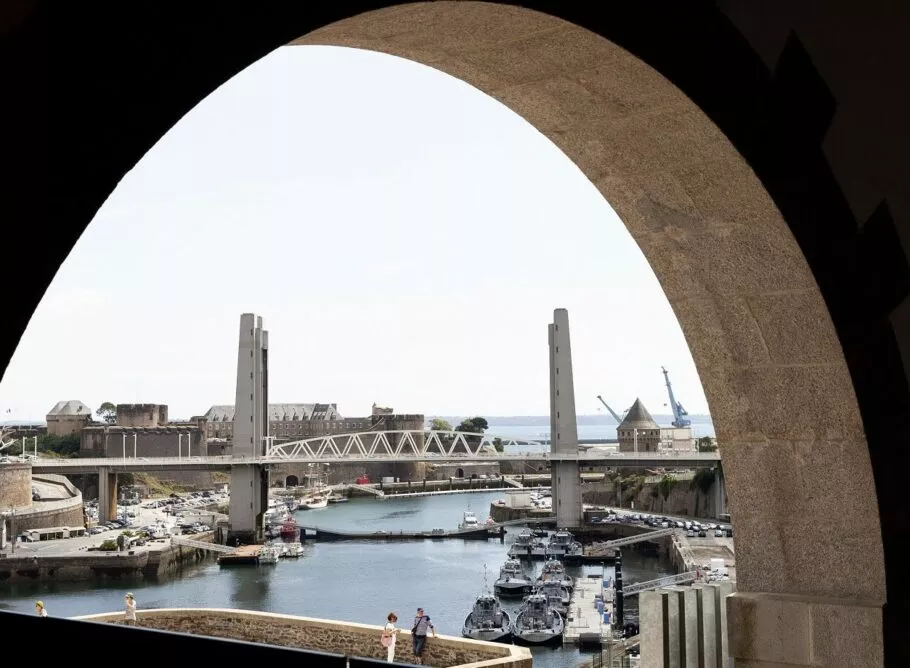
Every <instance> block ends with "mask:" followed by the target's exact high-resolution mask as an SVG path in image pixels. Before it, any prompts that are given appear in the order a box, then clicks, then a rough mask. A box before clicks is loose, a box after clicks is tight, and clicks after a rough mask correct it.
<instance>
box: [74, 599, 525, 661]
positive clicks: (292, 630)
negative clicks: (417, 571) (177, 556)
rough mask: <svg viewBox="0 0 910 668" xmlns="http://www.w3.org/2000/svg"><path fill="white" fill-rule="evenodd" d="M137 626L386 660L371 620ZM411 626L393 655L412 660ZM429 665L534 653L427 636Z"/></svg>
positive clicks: (210, 620) (197, 614)
mask: <svg viewBox="0 0 910 668" xmlns="http://www.w3.org/2000/svg"><path fill="white" fill-rule="evenodd" d="M79 619H84V620H87V621H106V622H111V623H122V621H123V619H122V615H121V614H120V613H113V614H107V615H91V616H87V617H81V618H79ZM138 621H139V626H142V627H144V628H153V629H160V630H165V631H176V632H180V633H195V634H198V635H207V636H214V637H218V638H231V639H234V640H245V641H248V642H258V643H262V642H264V641H265V640H268V644H270V645H280V646H285V647H296V648H299V649H311V650H316V651H322V652H334V653H337V654H344V655H347V656H360V657H366V658H373V659H380V660H384V659H385V656H386V650H385V649H384V648H383V647H382V646H381V645H380V644H379V636H380V634H381V632H382V627H380V626H372V625H367V624H353V623H349V622H338V621H329V620H323V619H313V618H308V617H292V616H289V615H276V614H271V613H262V612H246V611H241V610H216V609H172V610H142V611H139V614H138ZM409 635H410V633H409V631H407V630H405V631H402V633H401V635H400V636H399V637H398V641H397V643H396V654H395V658H396V659H397V660H399V661H402V662H404V663H414V662H415V657H414V655H413V653H412V652H411V642H410V638H409V637H408V636H409ZM423 658H424V662H425V665H429V666H439V667H444V668H449V667H452V666H463V665H465V664H472V663H476V662H481V661H483V662H490V661H496V660H498V661H496V662H495V663H485V665H488V666H491V667H492V666H497V667H498V666H504V667H508V668H531V653H530V652H529V651H528V650H527V649H525V648H522V647H516V646H512V645H496V644H493V643H486V642H477V641H474V640H467V639H462V638H453V637H449V636H439V637H438V638H432V637H431V638H428V639H427V644H426V648H425V649H424V657H423Z"/></svg>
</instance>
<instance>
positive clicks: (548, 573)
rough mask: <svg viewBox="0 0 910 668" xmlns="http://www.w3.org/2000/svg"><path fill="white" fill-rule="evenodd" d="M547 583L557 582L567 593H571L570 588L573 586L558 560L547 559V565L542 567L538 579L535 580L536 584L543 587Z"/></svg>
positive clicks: (573, 583)
mask: <svg viewBox="0 0 910 668" xmlns="http://www.w3.org/2000/svg"><path fill="white" fill-rule="evenodd" d="M548 582H558V583H559V584H560V585H561V586H563V587H565V588H566V589H568V590H569V591H572V587H573V586H575V580H573V579H572V576H571V575H569V574H568V573H566V569H565V567H564V566H563V565H562V562H561V561H559V559H547V563H545V564H544V565H543V570H542V571H541V573H540V577H538V578H537V584H538V585H543V584H546V583H548Z"/></svg>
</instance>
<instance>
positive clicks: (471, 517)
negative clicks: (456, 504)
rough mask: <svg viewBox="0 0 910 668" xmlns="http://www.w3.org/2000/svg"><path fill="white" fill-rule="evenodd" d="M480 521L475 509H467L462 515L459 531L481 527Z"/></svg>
mask: <svg viewBox="0 0 910 668" xmlns="http://www.w3.org/2000/svg"><path fill="white" fill-rule="evenodd" d="M481 528H482V527H481V524H480V522H478V521H477V516H476V515H475V514H474V513H473V511H470V510H466V511H464V514H463V515H462V516H461V523H460V524H459V525H458V530H459V531H469V530H470V529H481Z"/></svg>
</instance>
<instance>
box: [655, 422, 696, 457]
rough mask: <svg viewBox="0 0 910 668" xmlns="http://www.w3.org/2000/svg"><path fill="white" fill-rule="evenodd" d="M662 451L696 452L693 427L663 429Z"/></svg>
mask: <svg viewBox="0 0 910 668" xmlns="http://www.w3.org/2000/svg"><path fill="white" fill-rule="evenodd" d="M660 449H661V450H672V451H674V452H692V451H693V450H695V449H696V447H695V438H694V437H693V436H692V427H661V428H660Z"/></svg>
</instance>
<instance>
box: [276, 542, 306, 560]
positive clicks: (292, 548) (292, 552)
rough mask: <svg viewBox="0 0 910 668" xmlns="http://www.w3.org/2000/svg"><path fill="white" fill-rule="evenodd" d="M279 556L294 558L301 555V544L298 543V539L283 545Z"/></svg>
mask: <svg viewBox="0 0 910 668" xmlns="http://www.w3.org/2000/svg"><path fill="white" fill-rule="evenodd" d="M281 556H282V557H284V558H285V559H296V558H297V557H302V556H303V545H301V544H300V541H299V540H298V541H295V542H293V543H287V544H286V545H285V546H284V550H283V551H282V553H281Z"/></svg>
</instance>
